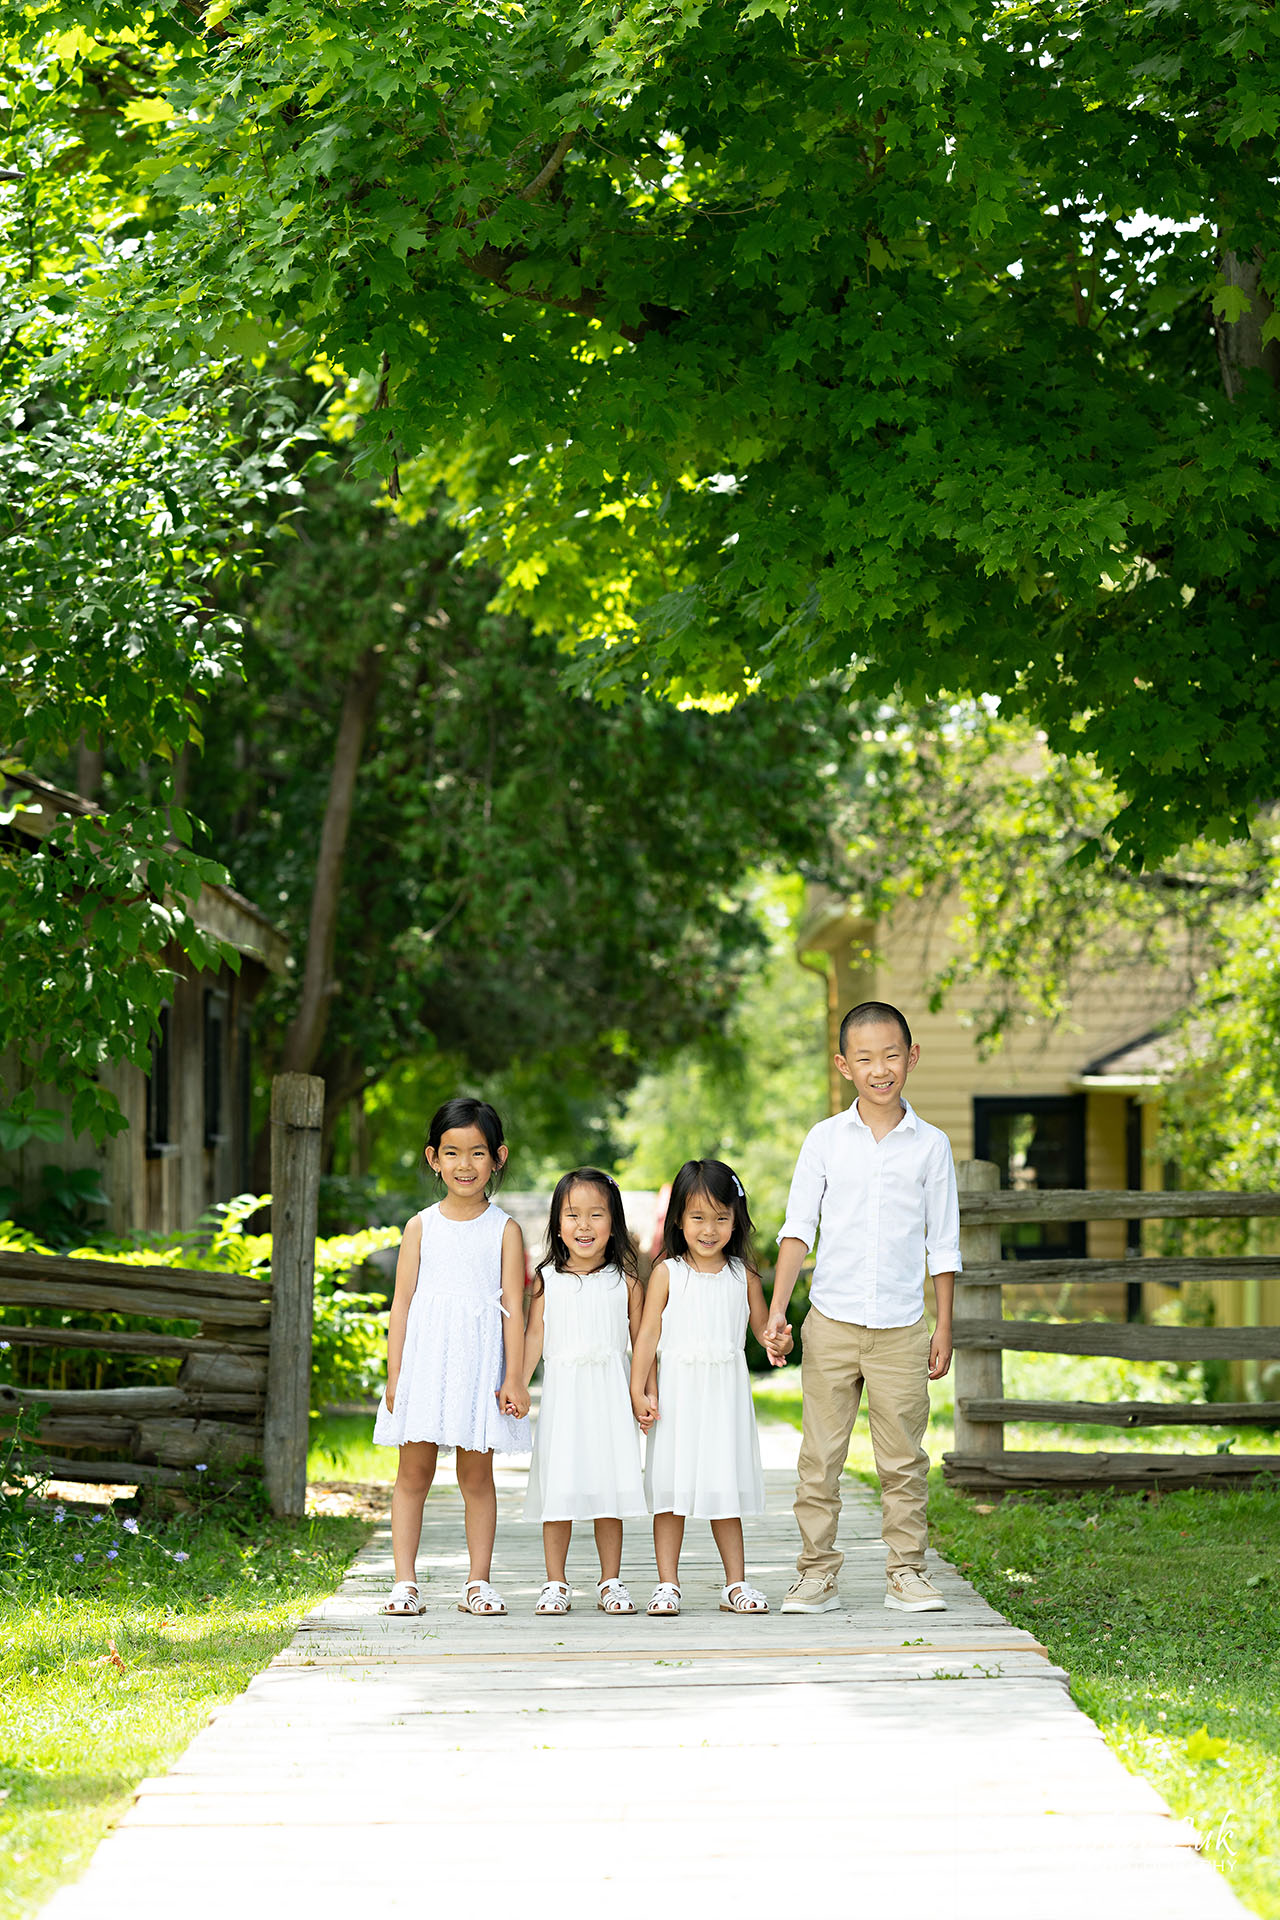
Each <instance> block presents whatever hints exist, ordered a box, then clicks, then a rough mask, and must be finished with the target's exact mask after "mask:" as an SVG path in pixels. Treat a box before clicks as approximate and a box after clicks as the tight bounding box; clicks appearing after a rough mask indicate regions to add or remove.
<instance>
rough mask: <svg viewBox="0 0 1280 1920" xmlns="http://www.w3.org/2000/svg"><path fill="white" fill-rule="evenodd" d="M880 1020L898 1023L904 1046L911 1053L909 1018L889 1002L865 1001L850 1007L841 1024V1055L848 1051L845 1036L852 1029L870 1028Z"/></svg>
mask: <svg viewBox="0 0 1280 1920" xmlns="http://www.w3.org/2000/svg"><path fill="white" fill-rule="evenodd" d="M878 1020H896V1021H897V1023H898V1025H899V1026H900V1027H901V1028H902V1039H903V1044H904V1045H905V1047H906V1049H907V1052H908V1053H910V1051H911V1029H910V1027H909V1026H908V1025H907V1017H906V1015H905V1014H904V1013H899V1012H898V1009H897V1008H896V1007H891V1006H890V1005H889V1003H888V1001H887V1000H864V1001H863V1002H862V1003H861V1005H860V1006H856V1007H850V1009H849V1011H848V1013H846V1015H845V1017H844V1019H843V1020H842V1021H841V1022H840V1051H841V1053H844V1052H845V1051H846V1048H845V1036H846V1034H847V1033H848V1031H849V1029H850V1027H869V1026H872V1025H874V1023H875V1022H876V1021H878Z"/></svg>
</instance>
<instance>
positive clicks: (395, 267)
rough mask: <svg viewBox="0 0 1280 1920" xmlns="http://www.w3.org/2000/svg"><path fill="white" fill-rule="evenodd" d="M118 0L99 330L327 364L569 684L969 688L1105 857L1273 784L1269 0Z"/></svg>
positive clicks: (1207, 826)
mask: <svg viewBox="0 0 1280 1920" xmlns="http://www.w3.org/2000/svg"><path fill="white" fill-rule="evenodd" d="M126 15H127V16H128V17H126ZM39 17H40V18H41V19H42V20H43V21H44V22H45V24H48V23H49V22H50V21H54V20H56V21H57V22H59V23H67V22H77V23H87V25H88V27H89V28H91V29H92V32H93V33H94V34H95V35H97V36H98V40H97V41H96V42H95V44H101V43H103V42H109V41H110V40H111V38H112V35H115V36H116V39H117V40H119V39H120V38H121V37H122V36H128V37H129V39H130V44H131V46H132V47H135V48H136V47H137V45H138V42H139V39H140V33H139V29H138V26H137V22H136V19H135V18H134V17H133V15H132V10H131V9H130V10H125V9H123V8H121V7H120V6H118V5H114V4H79V5H77V4H75V3H74V0H59V4H58V6H57V7H56V8H54V9H51V10H50V11H49V12H48V13H47V14H42V15H41V16H39ZM152 18H153V21H154V24H153V26H152V28H151V29H150V32H151V35H152V39H151V44H150V47H149V51H148V58H149V59H150V62H151V65H150V68H149V72H148V73H146V74H140V75H139V76H137V78H136V87H137V92H136V97H135V99H134V100H133V102H132V103H131V108H130V111H131V114H132V115H133V118H134V120H135V121H136V122H137V123H139V124H142V125H144V126H146V127H147V128H148V130H149V131H150V132H151V133H152V136H153V138H152V142H151V146H150V148H149V151H148V153H147V155H146V157H145V158H144V159H143V160H142V161H141V162H140V163H139V165H138V167H137V169H136V173H137V179H138V181H139V183H140V185H142V186H143V187H144V188H145V191H146V192H147V193H148V194H149V195H150V196H151V198H152V201H153V204H154V205H155V206H156V207H157V208H159V209H161V210H162V213H163V219H162V221H161V223H160V225H159V227H158V228H157V231H156V233H155V234H154V236H153V238H152V242H151V244H149V245H148V246H147V247H146V248H143V249H140V250H139V252H138V254H137V255H136V256H135V258H134V259H133V261H132V262H131V263H127V264H126V265H125V268H124V270H123V272H115V273H113V274H112V275H110V276H107V277H106V278H105V279H104V282H103V286H102V289H101V297H102V300H103V302H104V305H105V307H106V308H107V309H109V310H110V311H111V312H112V313H113V315H114V333H115V339H116V343H117V344H116V352H117V354H118V355H119V356H120V357H121V358H122V360H124V359H127V358H128V357H129V356H131V355H132V354H134V353H135V352H136V351H137V348H138V345H139V343H140V342H141V341H144V340H145V341H147V342H149V343H154V344H155V345H156V346H159V345H161V344H162V345H163V350H164V351H165V352H166V353H168V354H174V353H179V352H183V351H188V352H192V353H203V352H206V351H207V350H208V348H209V346H210V343H212V345H213V348H214V350H215V351H217V352H232V351H247V352H252V351H255V350H261V349H263V348H264V347H265V346H266V345H267V344H268V343H274V344H275V345H276V346H277V347H281V348H283V349H284V350H285V351H288V352H290V353H292V354H294V355H296V356H298V357H299V358H307V357H310V356H313V355H321V356H323V357H324V359H325V360H326V361H327V362H328V363H329V364H331V365H332V366H334V367H337V368H340V369H342V370H343V371H345V372H346V373H347V374H348V375H350V376H353V377H357V378H358V380H359V381H360V383H361V388H360V390H361V393H362V397H363V405H364V409H365V420H364V428H363V434H362V444H363V447H364V451H365V454H366V456H367V457H368V458H369V459H371V460H372V461H373V462H374V463H375V464H376V465H377V466H378V467H379V468H380V469H381V470H382V471H383V472H384V473H386V474H388V475H390V476H391V477H392V480H393V490H394V489H395V488H396V487H398V486H399V485H400V484H401V483H403V484H405V485H406V486H407V487H409V488H410V490H412V489H413V488H414V487H423V488H427V489H434V487H435V485H436V484H437V482H438V480H439V478H440V477H441V475H442V474H443V475H445V476H446V477H447V478H448V481H449V484H450V486H451V488H452V490H453V492H454V494H455V496H456V497H458V498H459V499H460V500H462V501H463V503H464V505H466V507H467V508H468V509H469V517H468V520H467V525H468V528H469V532H470V536H471V538H472V541H473V543H474V545H475V548H476V550H477V551H478V552H480V553H482V554H484V555H486V556H488V557H489V558H490V559H491V560H493V561H494V562H495V563H496V564H497V565H498V568H499V570H500V571H501V573H502V575H503V578H504V581H505V588H504V591H505V596H506V601H507V604H509V605H510V606H512V607H519V608H522V609H525V610H528V611H530V612H532V614H533V616H534V617H535V619H536V620H537V622H538V624H539V626H540V627H541V628H542V629H543V630H545V631H548V632H555V633H558V634H562V635H566V636H569V637H570V639H572V640H573V641H574V642H575V643H576V645H577V647H578V649H579V665H580V671H581V674H582V676H583V678H584V680H585V682H586V683H587V684H590V685H591V686H592V687H593V688H595V689H596V690H597V691H605V692H607V691H608V690H610V689H613V688H616V687H618V686H620V685H622V684H625V683H628V682H639V683H640V684H643V685H646V686H649V687H656V688H658V689H659V690H662V691H666V692H674V693H676V694H681V693H684V692H689V691H693V692H695V693H700V694H705V693H707V692H711V693H717V692H718V693H723V694H730V695H732V694H736V693H739V692H741V691H743V690H744V689H748V690H750V689H759V690H763V691H764V692H765V693H769V694H773V695H783V694H786V693H788V692H790V691H792V690H794V689H796V688H798V687H800V686H802V685H805V684H809V683H811V682H812V681H813V680H814V679H815V678H820V677H822V676H823V675H825V674H826V673H828V672H830V671H831V670H833V669H836V668H840V669H844V668H847V667H848V666H849V665H850V664H852V665H853V666H854V668H855V670H856V673H857V676H858V684H859V686H860V688H861V689H862V690H864V691H865V692H867V693H869V694H881V695H887V694H888V693H890V692H891V691H892V690H894V689H898V690H901V691H902V692H903V693H904V694H905V696H906V697H907V698H908V699H918V698H922V697H925V696H928V695H930V694H934V693H937V692H938V691H940V690H943V689H951V690H960V691H963V690H966V689H967V690H971V691H974V692H987V693H994V694H998V695H1000V696H1001V697H1002V698H1003V699H1004V700H1005V701H1006V702H1007V703H1010V704H1011V705H1013V706H1016V707H1017V708H1018V709H1020V710H1021V711H1023V712H1025V713H1026V714H1028V715H1029V716H1030V717H1032V718H1033V719H1035V720H1036V721H1037V723H1038V724H1040V725H1042V726H1043V727H1044V728H1045V729H1046V730H1047V732H1048V734H1049V736H1050V739H1051V742H1052V744H1053V745H1054V746H1055V747H1057V748H1059V749H1063V750H1067V749H1069V748H1072V747H1079V746H1083V747H1085V748H1086V749H1087V750H1089V751H1090V752H1091V753H1092V754H1093V755H1094V756H1095V758H1096V760H1097V762H1098V764H1099V766H1100V767H1101V768H1102V770H1103V771H1104V772H1105V773H1106V774H1108V775H1109V776H1111V777H1113V778H1114V779H1115V780H1116V781H1117V782H1118V785H1119V787H1120V789H1121V792H1122V795H1123V796H1124V797H1125V799H1126V802H1127V804H1125V805H1124V807H1123V808H1122V811H1121V812H1120V815H1119V818H1118V824H1117V833H1118V836H1119V839H1120V841H1121V843H1122V844H1123V846H1124V847H1125V849H1126V851H1127V852H1128V854H1129V855H1130V856H1131V857H1133V858H1147V859H1158V858H1160V857H1163V856H1164V855H1166V854H1167V853H1169V852H1170V851H1171V850H1173V849H1174V848H1176V847H1177V846H1178V845H1179V844H1181V843H1182V842H1183V841H1185V840H1186V839H1187V838H1188V837H1190V836H1192V835H1193V834H1194V833H1196V832H1199V831H1207V832H1209V833H1212V834H1217V835H1227V834H1231V833H1235V832H1240V831H1243V830H1244V828H1245V826H1246V824H1247V821H1248V818H1249V816H1250V813H1251V810H1252V808H1253V807H1254V806H1255V805H1256V804H1257V802H1258V800H1259V799H1260V798H1264V797H1268V796H1269V795H1270V793H1271V791H1272V788H1273V776H1272V771H1271V767H1272V761H1273V759H1274V749H1275V735H1276V725H1275V714H1276V708H1277V702H1278V701H1280V692H1278V691H1277V689H1278V688H1280V677H1278V676H1277V674H1276V670H1275V668H1276V657H1277V620H1276V613H1277V609H1276V590H1277V581H1276V567H1277V564H1280V563H1278V561H1277V553H1280V547H1278V546H1277V543H1276V541H1275V539H1274V528H1275V526H1276V522H1277V518H1278V517H1280V516H1278V513H1277V508H1278V507H1280V498H1278V494H1277V489H1278V488H1280V478H1278V476H1280V461H1278V460H1277V454H1278V453H1280V445H1278V442H1277V420H1276V395H1275V387H1274V380H1275V375H1276V372H1277V365H1278V363H1280V347H1278V343H1277V340H1276V337H1275V336H1276V330H1277V321H1276V317H1275V316H1274V314H1273V313H1272V308H1271V302H1270V296H1269V292H1268V289H1271V290H1274V288H1275V286H1276V284H1277V280H1278V279H1280V253H1278V252H1277V242H1276V233H1275V221H1274V205H1273V187H1272V176H1273V173H1274V152H1275V141H1274V136H1275V132H1276V129H1277V126H1278V125H1280V82H1277V78H1276V76H1277V74H1278V73H1280V61H1278V60H1277V57H1276V56H1277V53H1280V24H1278V23H1277V17H1276V14H1275V11H1274V9H1273V8H1271V7H1269V6H1265V5H1263V4H1261V0H1237V3H1236V4H1233V5H1232V6H1231V7H1229V8H1223V7H1222V6H1220V5H1218V4H1217V3H1216V0H1185V3H1184V4H1179V5H1167V4H1153V5H1152V6H1149V7H1147V8H1144V9H1141V10H1135V9H1133V8H1131V7H1129V6H1128V5H1126V4H1123V0H1019V4H1015V5H1000V6H995V5H988V6H982V5H978V4H973V3H971V0H952V3H951V4H943V5H939V4H936V0H929V4H924V0H868V4H867V5H865V6H862V7H859V8H857V9H856V10H852V11H851V10H850V9H848V8H846V7H843V6H838V5H836V4H834V0H728V3H727V4H723V5H714V6H712V5H707V4H705V3H704V0H631V3H630V4H623V5H616V4H610V5H608V6H606V5H604V4H588V5H579V4H573V5H570V4H567V0H531V4H528V5H526V6H522V7H520V8H511V7H508V6H506V5H503V4H498V0H492V4H479V5H477V4H473V0H467V4H466V5H452V4H439V3H438V0H430V4H427V0H402V4H398V5H396V6H395V7H390V8H388V7H384V6H381V5H375V4H373V0H365V3H364V4H353V5H349V6H344V7H342V8H341V9H335V8H330V9H324V8H321V9H310V10H305V11H299V9H298V8H297V7H296V6H294V5H292V4H291V0H255V4H249V5H244V6H237V7H234V8H233V7H231V6H229V5H228V4H225V0H215V4H213V5H211V6H210V7H209V8H208V10H207V12H206V13H205V14H204V16H203V18H201V17H200V15H199V14H198V12H197V11H196V10H194V9H186V8H181V7H175V8H173V9H171V10H164V9H161V10H159V11H157V13H156V14H155V15H154V16H152ZM77 30H79V29H77Z"/></svg>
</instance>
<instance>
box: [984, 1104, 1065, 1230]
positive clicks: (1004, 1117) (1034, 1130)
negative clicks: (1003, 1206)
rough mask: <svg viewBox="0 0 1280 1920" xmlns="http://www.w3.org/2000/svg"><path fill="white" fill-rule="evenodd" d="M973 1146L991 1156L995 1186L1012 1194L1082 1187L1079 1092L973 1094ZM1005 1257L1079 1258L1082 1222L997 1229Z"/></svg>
mask: <svg viewBox="0 0 1280 1920" xmlns="http://www.w3.org/2000/svg"><path fill="white" fill-rule="evenodd" d="M973 1151H974V1154H975V1156H976V1158H977V1159H979V1160H994V1161H995V1163H996V1165H997V1166H998V1167H999V1169H1000V1185H1001V1186H1002V1187H1006V1188H1008V1189H1009V1190H1010V1191H1011V1192H1014V1193H1036V1192H1040V1191H1042V1190H1043V1189H1044V1188H1046V1187H1083V1186H1084V1095H1083V1094H1082V1093H1064V1094H1027V1095H1024V1096H1021V1097H1019V1096H1017V1095H1009V1096H1001V1097H999V1098H990V1099H988V1098H984V1097H977V1098H975V1100H974V1103H973ZM1000 1243H1001V1246H1002V1248H1003V1250H1004V1256H1005V1258H1006V1260H1009V1259H1012V1260H1061V1259H1078V1258H1080V1257H1082V1256H1083V1254H1084V1252H1085V1230H1084V1223H1083V1221H1078V1220H1048V1221H1045V1222H1043V1223H1039V1222H1030V1221H1028V1222H1026V1223H1025V1224H1024V1223H1019V1224H1017V1225H1014V1226H1008V1227H1002V1228H1001V1229H1000Z"/></svg>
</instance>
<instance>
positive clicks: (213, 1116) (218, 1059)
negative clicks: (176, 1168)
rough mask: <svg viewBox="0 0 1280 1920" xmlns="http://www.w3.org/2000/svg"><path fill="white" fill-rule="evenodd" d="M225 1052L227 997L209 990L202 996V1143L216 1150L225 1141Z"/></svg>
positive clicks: (212, 989) (211, 988)
mask: <svg viewBox="0 0 1280 1920" xmlns="http://www.w3.org/2000/svg"><path fill="white" fill-rule="evenodd" d="M226 1052H227V996H226V994H225V993H220V992H218V991H217V989H216V988H213V987H209V988H206V990H205V996H204V1143H205V1145H206V1147H219V1146H221V1145H222V1143H223V1141H224V1140H225V1139H226V1137H227V1134H226V1127H225V1116H224V1112H223V1109H224V1107H225V1104H226V1102H225V1098H224V1095H225V1091H226V1089H225V1087H224V1085H223V1080H224V1066H225V1062H226Z"/></svg>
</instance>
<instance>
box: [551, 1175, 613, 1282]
mask: <svg viewBox="0 0 1280 1920" xmlns="http://www.w3.org/2000/svg"><path fill="white" fill-rule="evenodd" d="M559 1224H560V1238H561V1239H562V1240H563V1241H564V1244H565V1246H566V1247H567V1248H568V1249H569V1272H570V1273H594V1272H595V1270H596V1268H597V1267H598V1266H600V1265H601V1264H602V1262H603V1260H604V1254H605V1248H606V1247H607V1246H608V1244H609V1234H610V1231H611V1228H612V1224H613V1223H612V1217H611V1215H610V1212H609V1201H608V1197H607V1195H606V1194H604V1193H603V1192H602V1191H601V1189H600V1188H599V1187H597V1186H594V1185H592V1184H591V1183H590V1182H589V1181H586V1180H580V1181H579V1182H578V1184H577V1185H576V1186H573V1187H570V1189H569V1191H568V1193H567V1194H566V1195H565V1199H564V1205H563V1206H562V1207H561V1209H560V1223H559Z"/></svg>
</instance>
